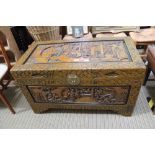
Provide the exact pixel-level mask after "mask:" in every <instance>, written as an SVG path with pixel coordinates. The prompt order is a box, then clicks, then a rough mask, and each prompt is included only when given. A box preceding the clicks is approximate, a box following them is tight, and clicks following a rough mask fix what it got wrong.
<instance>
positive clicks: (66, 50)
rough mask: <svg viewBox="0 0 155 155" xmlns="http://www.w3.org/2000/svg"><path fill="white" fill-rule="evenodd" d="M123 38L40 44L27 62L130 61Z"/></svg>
mask: <svg viewBox="0 0 155 155" xmlns="http://www.w3.org/2000/svg"><path fill="white" fill-rule="evenodd" d="M130 61H132V59H131V56H130V53H129V51H128V48H127V46H126V44H125V42H124V41H123V40H100V41H96V40H94V41H80V42H63V43H52V44H39V45H37V47H36V48H35V49H34V50H33V52H32V54H31V55H30V56H29V58H28V59H27V61H26V62H25V64H47V63H72V62H77V63H87V62H130Z"/></svg>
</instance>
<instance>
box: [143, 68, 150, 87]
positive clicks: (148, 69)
mask: <svg viewBox="0 0 155 155" xmlns="http://www.w3.org/2000/svg"><path fill="white" fill-rule="evenodd" d="M150 72H151V68H150V67H149V66H148V67H147V70H146V76H145V80H144V83H143V86H145V85H146V82H147V80H148V78H149V75H150Z"/></svg>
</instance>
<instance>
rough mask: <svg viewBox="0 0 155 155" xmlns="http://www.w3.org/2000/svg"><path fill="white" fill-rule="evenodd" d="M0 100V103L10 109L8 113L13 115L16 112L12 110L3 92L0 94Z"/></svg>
mask: <svg viewBox="0 0 155 155" xmlns="http://www.w3.org/2000/svg"><path fill="white" fill-rule="evenodd" d="M0 99H1V100H2V102H3V103H4V104H5V105H6V106H7V107H8V108H9V109H10V111H11V112H12V113H13V114H15V113H16V112H15V111H14V109H13V108H12V106H11V105H10V103H9V101H8V100H7V98H6V97H5V95H4V94H3V92H2V91H1V92H0Z"/></svg>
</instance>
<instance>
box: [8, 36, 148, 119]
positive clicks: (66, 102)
mask: <svg viewBox="0 0 155 155" xmlns="http://www.w3.org/2000/svg"><path fill="white" fill-rule="evenodd" d="M11 73H12V75H13V77H14V78H15V80H16V82H17V84H18V86H19V87H20V88H21V90H22V92H23V94H24V95H25V97H26V98H27V100H28V102H29V103H30V105H31V107H32V109H33V111H34V112H35V113H41V112H44V111H47V110H48V109H52V108H53V109H81V110H86V109H87V110H110V111H114V112H117V113H120V114H123V115H127V116H130V115H131V114H132V112H133V109H134V106H135V103H136V100H137V97H138V94H139V90H140V87H141V84H142V82H143V79H144V75H145V66H144V64H143V62H142V60H141V58H140V56H139V55H138V52H137V51H136V49H135V46H134V44H133V42H132V40H131V39H130V38H128V37H126V38H107V39H103V38H102V39H101V38H100V39H97V38H94V39H87V40H86V39H78V40H73V41H48V42H34V43H33V44H32V45H31V46H30V47H29V49H28V50H27V51H26V52H25V54H24V55H23V56H22V58H21V59H20V60H19V61H18V62H17V63H16V65H15V66H14V67H13V68H12V70H11Z"/></svg>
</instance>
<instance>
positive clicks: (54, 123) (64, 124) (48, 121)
mask: <svg viewBox="0 0 155 155" xmlns="http://www.w3.org/2000/svg"><path fill="white" fill-rule="evenodd" d="M154 92H155V82H148V83H147V86H146V87H144V86H143V87H142V88H141V91H140V94H139V97H138V100H137V103H136V107H135V110H134V112H133V115H132V117H125V116H121V115H119V114H112V113H106V112H96V111H94V112H78V113H77V112H76V113H75V112H74V111H54V112H48V113H44V114H35V113H33V111H32V110H31V107H30V106H29V104H28V102H27V100H26V99H25V97H24V96H23V95H22V93H21V91H20V89H19V88H16V89H15V88H14V87H11V88H9V89H8V90H7V92H5V93H6V94H7V96H8V98H9V100H10V101H11V103H12V105H13V107H14V109H15V111H16V114H15V115H13V114H11V113H10V111H9V110H8V109H7V108H6V107H5V106H4V105H3V104H2V102H0V128H1V129H5V128H11V129H12V128H13V129H14V128H17V129H23V128H24V129H25V128H26V129H29V128H30V129H34V128H39V129H46V128H54V129H61V128H67V129H70V128H73V129H75V128H77V129H81V128H83V129H84V128H86V129H88V128H91V129H96V128H155V115H153V113H152V111H151V110H150V108H149V106H148V103H147V100H146V97H147V96H152V97H153V99H154V101H155V96H154V95H153V94H154Z"/></svg>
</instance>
